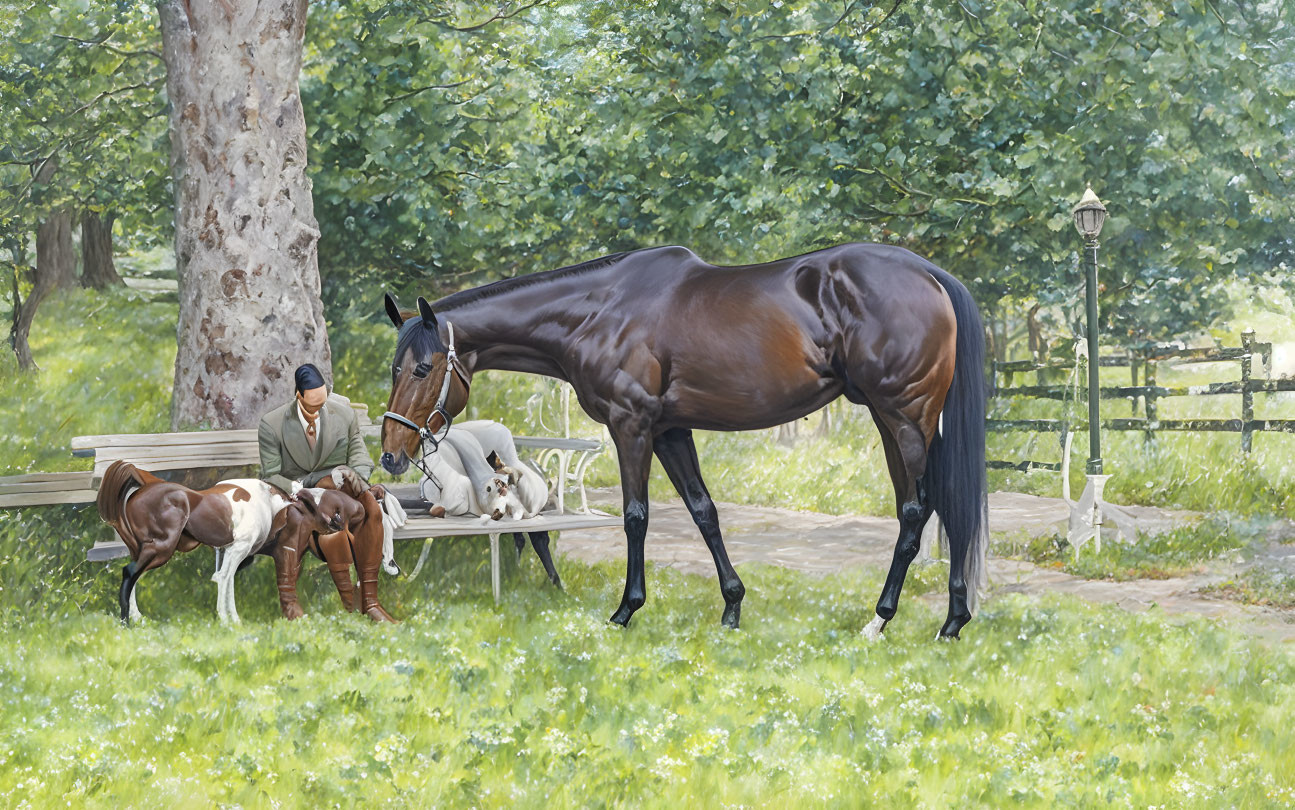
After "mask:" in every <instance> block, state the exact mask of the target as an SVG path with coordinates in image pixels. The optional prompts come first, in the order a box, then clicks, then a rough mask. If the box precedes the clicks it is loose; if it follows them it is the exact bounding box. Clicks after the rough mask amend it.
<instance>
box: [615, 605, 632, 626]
mask: <svg viewBox="0 0 1295 810" xmlns="http://www.w3.org/2000/svg"><path fill="white" fill-rule="evenodd" d="M632 615H634V614H633V613H632V612H630V611H628V610H626V609H625V608H620V609H619V610H617V611H616V612H615V613H613V614H612V618H611V623H612V624H619V625H620V626H621V627H629V624H630V616H632Z"/></svg>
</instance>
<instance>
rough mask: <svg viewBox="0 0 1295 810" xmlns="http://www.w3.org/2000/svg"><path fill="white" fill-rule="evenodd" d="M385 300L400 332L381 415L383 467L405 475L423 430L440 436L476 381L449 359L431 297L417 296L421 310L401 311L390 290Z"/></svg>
mask: <svg viewBox="0 0 1295 810" xmlns="http://www.w3.org/2000/svg"><path fill="white" fill-rule="evenodd" d="M386 305H387V315H388V317H390V318H391V322H392V323H393V324H395V326H396V329H397V330H398V332H399V334H398V337H397V338H396V356H395V358H394V359H393V360H392V361H391V396H390V398H388V399H387V416H386V418H385V419H383V420H382V466H383V468H384V469H386V471H387V472H389V473H391V474H393V475H400V474H401V473H403V472H405V470H407V469H409V460H410V458H412V457H413V456H414V455H415V454H416V453H418V452H419V444H420V434H419V429H420V428H422V429H425V430H426V431H427V432H428V433H429V434H430V435H432V436H435V435H436V434H437V433H439V432H441V431H442V430H443V429H445V428H447V427H448V425H449V421H448V420H449V419H451V418H453V417H455V416H457V415H459V414H460V413H462V412H463V409H464V408H465V407H467V404H468V394H469V390H470V386H471V380H470V379H469V377H468V374H467V372H466V371H465V370H464V369H463V367H462V364H461V363H458V362H457V361H456V362H454V363H453V364H451V363H450V359H449V358H450V355H451V354H452V352H451V349H450V347H449V346H447V345H446V343H445V340H444V339H443V338H442V337H441V331H440V325H439V324H438V323H437V321H436V314H435V313H434V312H432V307H431V305H430V304H428V303H427V301H426V300H424V299H423V298H419V299H418V313H417V315H415V313H412V312H402V311H401V309H400V307H399V306H398V305H397V304H396V299H395V298H393V297H392V296H391V294H390V293H388V294H387V296H386ZM395 417H399V418H395Z"/></svg>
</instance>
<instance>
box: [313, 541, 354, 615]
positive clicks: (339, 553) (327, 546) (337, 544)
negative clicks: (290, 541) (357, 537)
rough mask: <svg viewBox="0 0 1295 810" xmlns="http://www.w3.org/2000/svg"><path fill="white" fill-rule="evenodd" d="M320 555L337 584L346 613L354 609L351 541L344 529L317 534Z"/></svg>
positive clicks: (334, 582) (338, 593)
mask: <svg viewBox="0 0 1295 810" xmlns="http://www.w3.org/2000/svg"><path fill="white" fill-rule="evenodd" d="M318 542H319V551H320V556H321V557H323V558H324V562H325V563H326V564H327V565H328V573H329V575H331V576H332V577H333V584H334V585H336V586H337V595H338V596H339V597H341V599H342V607H344V608H346V611H347V612H348V613H351V612H353V611H354V610H355V582H354V580H352V579H351V562H352V560H351V543H350V538H349V537H348V536H347V532H346V531H340V532H334V533H333V534H321V535H320V536H319V541H318Z"/></svg>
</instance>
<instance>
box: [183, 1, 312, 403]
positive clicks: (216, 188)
mask: <svg viewBox="0 0 1295 810" xmlns="http://www.w3.org/2000/svg"><path fill="white" fill-rule="evenodd" d="M158 8H159V11H160V12H161V18H162V43H163V55H164V56H165V58H166V88H167V93H168V95H169V97H170V102H171V112H170V115H171V127H170V129H171V176H172V178H173V183H174V185H175V207H176V211H175V230H176V233H175V255H176V265H177V271H178V276H179V285H180V320H179V325H178V327H177V330H176V331H177V335H176V338H177V342H178V344H179V350H178V352H177V355H176V360H175V388H174V391H173V393H172V400H171V424H172V425H173V426H174V427H177V428H178V427H181V426H188V425H200V424H206V425H210V426H211V427H218V428H243V427H252V426H254V425H255V424H256V423H257V420H258V418H259V417H260V415H261V413H262V412H263V411H265V410H267V409H268V408H270V407H272V406H273V405H276V404H278V403H279V402H281V401H283V400H285V399H286V398H287V397H289V396H291V392H292V370H293V369H294V368H295V367H296V366H297V365H299V364H301V363H307V362H313V363H315V364H316V365H318V366H319V367H320V369H321V370H323V372H324V373H325V375H327V376H330V377H331V368H332V366H331V359H332V357H331V352H330V351H329V347H328V335H327V332H326V327H325V324H324V309H323V304H322V302H321V301H320V297H319V262H318V243H319V229H318V225H317V223H316V221H315V213H314V204H313V202H312V200H311V193H310V192H311V186H310V179H309V178H308V177H307V176H306V122H305V118H304V117H303V115H302V109H301V97H300V94H299V91H298V88H297V77H298V74H299V73H300V70H301V50H302V43H303V41H304V37H305V27H306V0H261V2H259V3H228V2H201V3H198V2H192V3H188V2H184V0H162V2H160V3H159V4H158Z"/></svg>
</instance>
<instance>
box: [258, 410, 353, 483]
mask: <svg viewBox="0 0 1295 810" xmlns="http://www.w3.org/2000/svg"><path fill="white" fill-rule="evenodd" d="M315 433H316V435H317V436H318V439H317V440H316V441H315V449H314V450H311V449H310V442H308V441H307V440H306V431H305V430H304V429H303V428H302V427H301V419H300V417H298V416H297V400H296V398H293V399H291V400H289V401H288V404H286V405H282V406H280V407H278V408H275V409H274V410H272V411H270V412H269V413H267V414H266V415H265V416H262V417H261V424H260V427H259V428H258V430H257V434H258V435H257V439H258V441H259V442H260V444H261V480H263V481H268V482H270V483H271V484H274V485H275V486H276V487H279V488H280V489H282V490H283V491H284V492H291V491H292V482H293V481H300V482H301V483H302V485H303V486H307V487H310V486H314V485H315V484H316V483H317V482H318V481H319V480H320V479H321V478H323V477H324V476H326V475H329V474H331V473H332V472H333V468H334V467H336V466H338V465H339V464H345V465H347V466H348V467H350V468H351V469H353V470H355V471H356V472H357V473H359V475H360V477H361V478H363V479H364V480H365V482H366V483H367V482H368V480H369V475H370V474H371V473H372V472H373V460H372V459H371V458H369V451H368V449H367V448H365V446H364V437H363V436H362V435H360V421H359V419H358V418H357V417H356V415H355V410H354V409H353V408H351V406H350V404H349V403H347V402H345V401H344V400H343V399H341V398H339V397H336V396H330V397H329V398H328V399H327V400H326V401H325V402H324V407H322V408H320V409H319V422H318V423H317V424H316V427H315Z"/></svg>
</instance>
